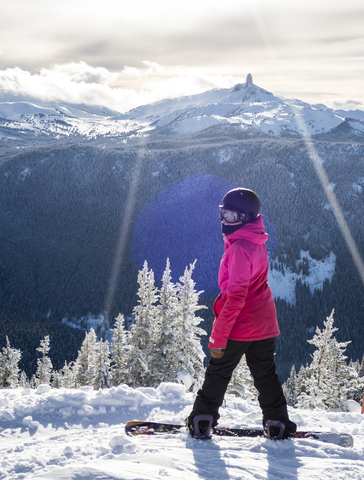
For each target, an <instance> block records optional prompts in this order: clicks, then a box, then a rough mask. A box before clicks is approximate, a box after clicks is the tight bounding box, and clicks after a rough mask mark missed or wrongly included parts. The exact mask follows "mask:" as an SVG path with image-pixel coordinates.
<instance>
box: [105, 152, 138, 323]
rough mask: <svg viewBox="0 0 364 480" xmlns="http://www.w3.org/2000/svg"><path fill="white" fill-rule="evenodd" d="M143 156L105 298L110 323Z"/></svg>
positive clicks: (133, 176)
mask: <svg viewBox="0 0 364 480" xmlns="http://www.w3.org/2000/svg"><path fill="white" fill-rule="evenodd" d="M142 163H143V160H142V156H141V155H137V159H136V162H135V164H134V168H133V170H132V172H131V179H130V184H129V191H128V196H127V199H126V202H125V207H124V210H123V212H122V219H121V225H120V232H119V237H118V243H117V245H116V249H115V254H114V259H113V264H112V269H111V274H110V280H109V284H108V288H107V294H106V298H105V305H104V312H105V314H106V317H107V320H108V321H110V318H109V317H110V311H111V308H112V304H113V301H114V297H115V291H116V287H117V284H118V279H119V274H120V269H121V265H122V262H123V259H124V255H125V249H126V246H127V242H128V238H129V236H130V235H129V233H130V230H131V226H132V218H133V210H134V206H135V197H136V194H137V189H138V186H139V182H140V176H141V171H142Z"/></svg>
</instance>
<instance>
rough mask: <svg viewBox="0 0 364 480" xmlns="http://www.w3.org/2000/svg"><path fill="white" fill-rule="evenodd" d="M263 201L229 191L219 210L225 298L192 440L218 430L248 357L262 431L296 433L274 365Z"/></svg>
mask: <svg viewBox="0 0 364 480" xmlns="http://www.w3.org/2000/svg"><path fill="white" fill-rule="evenodd" d="M259 210H260V201H259V198H258V196H257V195H256V193H254V192H253V191H252V190H249V189H247V188H235V189H233V190H230V191H229V192H228V193H227V194H226V195H225V196H224V198H223V200H222V205H220V206H219V218H220V221H221V228H222V233H223V238H224V244H225V253H224V255H223V257H222V259H221V264H220V270H219V277H218V281H219V287H220V290H221V293H220V294H219V295H218V297H217V298H216V300H215V303H214V308H213V311H214V314H215V321H214V323H213V327H212V333H211V336H210V339H209V348H210V352H211V360H210V363H209V365H208V367H207V369H206V374H205V380H204V383H203V386H202V388H201V389H200V390H199V391H198V392H197V397H196V400H195V403H194V406H193V410H192V413H191V414H190V416H189V417H188V418H187V419H186V425H187V427H188V429H189V431H190V433H191V435H192V436H196V437H200V436H202V437H204V436H208V435H209V431H210V429H211V427H214V426H216V425H217V422H218V419H219V417H220V415H219V407H220V406H221V405H222V403H223V399H224V395H225V392H226V389H227V386H228V383H229V381H230V379H231V376H232V373H233V371H234V369H235V367H236V366H237V365H238V363H239V362H240V359H241V358H242V356H243V355H244V354H245V356H246V361H247V364H248V366H249V369H250V372H251V374H252V376H253V379H254V385H255V387H256V388H257V390H258V392H259V397H258V400H259V404H260V407H261V409H262V413H263V426H264V428H267V421H269V422H268V425H269V424H273V425H274V426H276V427H278V428H279V433H280V436H281V437H282V436H283V437H284V438H286V437H288V436H289V435H290V434H293V433H294V432H295V431H296V424H295V423H293V422H291V421H290V420H289V417H288V412H287V403H286V399H285V397H284V394H283V391H282V387H281V383H280V381H279V379H278V376H277V373H276V367H275V363H274V346H275V337H277V336H278V335H279V328H278V322H277V313H276V308H275V304H274V299H273V295H272V292H271V289H270V287H269V285H268V281H267V279H268V268H269V262H268V255H267V249H266V246H265V243H266V241H267V240H268V235H267V234H266V233H265V228H264V225H263V217H262V215H261V214H259Z"/></svg>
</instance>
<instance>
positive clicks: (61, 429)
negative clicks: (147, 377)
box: [0, 384, 364, 480]
mask: <svg viewBox="0 0 364 480" xmlns="http://www.w3.org/2000/svg"><path fill="white" fill-rule="evenodd" d="M193 399H194V394H192V393H186V391H185V388H184V386H182V385H177V384H161V385H160V386H159V387H158V388H157V389H153V388H138V389H132V388H130V387H127V386H125V385H123V386H119V387H117V388H111V389H107V390H100V391H95V390H92V388H91V387H82V388H80V389H78V390H69V389H64V388H63V389H59V390H57V389H51V388H50V387H49V386H48V385H41V386H39V387H38V388H37V389H36V390H27V389H13V390H8V389H2V390H0V478H1V479H18V478H23V479H39V480H40V479H49V480H66V479H67V480H68V479H74V480H76V479H77V480H81V479H95V480H96V479H97V480H114V479H127V480H129V479H130V480H144V479H148V480H150V479H164V478H166V479H167V478H170V479H178V480H184V479H186V480H193V479H206V480H207V479H208V480H213V479H219V480H224V479H269V480H275V479H277V480H281V479H302V480H303V479H304V480H308V479H319V480H325V479H327V480H329V479H330V480H332V479H336V480H339V479H349V478H350V479H352V480H362V479H364V415H361V414H360V406H359V405H357V404H354V406H352V407H351V412H350V413H343V412H324V411H321V410H313V411H309V410H295V409H291V410H290V415H291V418H292V419H293V420H294V421H295V422H296V423H297V424H298V426H299V429H301V430H302V429H303V430H315V431H331V432H346V433H351V434H352V435H353V436H354V447H353V448H342V447H338V446H336V445H332V444H328V443H322V442H319V441H317V440H312V439H307V440H292V439H290V440H283V441H277V442H274V441H271V440H266V439H264V438H251V439H250V438H241V439H235V438H224V437H214V438H213V439H212V440H209V441H201V440H195V439H192V438H190V437H188V436H187V434H186V433H181V434H177V435H163V436H154V437H146V436H140V437H128V436H126V435H125V433H124V426H125V423H126V422H127V421H129V420H154V421H165V422H175V423H181V422H183V420H184V418H185V417H186V416H187V415H188V414H189V412H190V409H191V405H192V402H193ZM260 422H261V414H260V409H259V406H258V404H257V403H256V402H247V401H245V400H242V399H239V398H236V397H234V396H231V395H227V397H226V405H225V406H224V407H223V408H222V409H221V420H220V425H221V426H231V427H239V426H251V427H259V426H260Z"/></svg>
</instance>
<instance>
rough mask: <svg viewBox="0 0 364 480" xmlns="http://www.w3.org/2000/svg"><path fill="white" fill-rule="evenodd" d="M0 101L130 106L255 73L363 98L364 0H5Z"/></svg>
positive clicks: (304, 90)
mask: <svg viewBox="0 0 364 480" xmlns="http://www.w3.org/2000/svg"><path fill="white" fill-rule="evenodd" d="M0 8H1V10H0V11H1V14H0V101H14V100H32V101H34V102H35V101H38V102H41V101H43V102H50V101H60V102H74V103H92V104H101V105H106V106H108V107H110V108H114V109H115V110H119V111H126V110H128V109H130V108H132V107H135V106H137V105H140V104H144V103H150V102H153V101H155V100H159V99H161V98H165V97H167V96H168V97H175V96H181V95H187V94H194V93H199V92H202V91H206V90H209V89H211V88H215V87H231V86H233V85H234V84H236V83H238V82H244V81H245V78H246V76H247V74H248V73H251V74H252V76H253V82H254V83H255V84H257V85H259V86H260V87H262V88H264V89H266V90H268V91H270V92H272V93H273V94H275V95H278V96H288V97H295V98H299V99H301V100H304V101H308V102H310V103H325V104H326V105H329V106H335V107H336V108H339V107H341V106H346V107H350V108H361V109H364V90H363V83H364V82H363V77H364V1H363V0H346V1H337V0H314V1H313V0H303V1H302V0H217V1H216V0H182V1H177V0H97V1H96V0H0Z"/></svg>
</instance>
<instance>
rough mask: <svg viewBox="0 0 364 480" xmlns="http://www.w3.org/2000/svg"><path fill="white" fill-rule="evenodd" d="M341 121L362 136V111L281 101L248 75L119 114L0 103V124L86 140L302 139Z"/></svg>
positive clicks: (75, 107) (94, 109) (90, 108)
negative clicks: (228, 135)
mask: <svg viewBox="0 0 364 480" xmlns="http://www.w3.org/2000/svg"><path fill="white" fill-rule="evenodd" d="M1 119H2V120H1ZM349 119H350V121H349V122H348V120H349ZM345 121H346V122H347V123H346V127H347V128H348V129H349V130H351V131H352V133H354V134H356V135H363V134H364V112H363V111H358V110H356V111H353V112H345V111H343V110H337V111H335V110H333V109H330V108H328V107H326V106H325V105H322V104H317V105H310V104H308V103H305V102H302V101H300V100H297V99H282V98H279V97H276V96H274V95H273V94H272V93H270V92H268V91H266V90H264V89H263V88H260V87H258V86H257V85H255V84H254V83H253V79H252V76H251V75H250V74H249V75H248V76H247V78H246V82H245V83H242V84H237V85H235V86H234V87H233V88H227V89H214V90H210V91H207V92H205V93H201V94H198V95H192V96H187V97H180V98H173V99H166V100H162V101H159V102H156V103H153V104H150V105H143V106H140V107H137V108H135V109H133V110H130V111H129V112H127V113H125V114H118V113H117V112H115V111H112V110H109V109H107V108H103V107H93V106H85V105H73V106H72V105H51V106H37V105H35V104H32V103H27V102H5V103H0V122H1V123H0V126H1V125H3V126H6V127H10V128H15V129H19V128H23V129H24V128H26V129H30V130H34V131H39V130H41V131H44V132H48V133H53V134H58V135H59V134H61V135H73V134H79V135H84V136H88V137H97V136H99V135H103V136H119V135H120V134H124V135H127V136H128V135H130V134H133V135H134V134H135V133H136V132H139V133H141V132H146V131H151V130H156V129H160V128H163V129H165V130H167V131H168V133H169V134H176V135H177V134H185V133H193V132H198V131H201V130H204V129H206V128H209V127H212V126H215V125H230V126H233V127H235V128H240V129H242V130H248V131H249V130H251V129H254V130H260V131H262V132H264V133H267V134H272V135H277V136H286V135H293V136H307V135H317V134H322V133H326V132H329V131H331V130H333V129H334V128H336V127H338V126H340V125H341V124H343V123H344V122H345Z"/></svg>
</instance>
